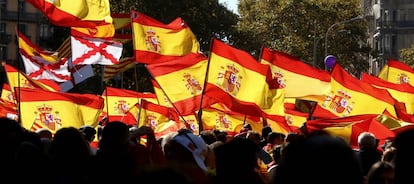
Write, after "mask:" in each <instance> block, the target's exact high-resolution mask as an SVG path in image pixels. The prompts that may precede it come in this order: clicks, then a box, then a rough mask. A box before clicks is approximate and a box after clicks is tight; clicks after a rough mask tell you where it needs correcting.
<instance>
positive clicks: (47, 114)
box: [32, 104, 62, 131]
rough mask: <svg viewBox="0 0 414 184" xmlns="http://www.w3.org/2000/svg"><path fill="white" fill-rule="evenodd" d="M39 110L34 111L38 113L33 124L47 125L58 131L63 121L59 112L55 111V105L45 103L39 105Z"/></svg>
mask: <svg viewBox="0 0 414 184" xmlns="http://www.w3.org/2000/svg"><path fill="white" fill-rule="evenodd" d="M36 108H37V111H36V112H34V113H35V114H36V119H35V120H34V122H33V125H32V127H33V126H40V127H44V126H46V127H47V128H48V129H50V130H52V131H56V130H58V129H59V128H61V126H62V123H61V119H60V117H59V112H58V111H55V112H53V106H51V105H47V104H43V105H40V106H37V107H36Z"/></svg>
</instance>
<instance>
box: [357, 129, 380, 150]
mask: <svg viewBox="0 0 414 184" xmlns="http://www.w3.org/2000/svg"><path fill="white" fill-rule="evenodd" d="M377 145H378V141H377V139H376V137H375V135H374V134H373V133H371V132H362V133H360V134H359V136H358V146H359V148H360V149H365V148H377Z"/></svg>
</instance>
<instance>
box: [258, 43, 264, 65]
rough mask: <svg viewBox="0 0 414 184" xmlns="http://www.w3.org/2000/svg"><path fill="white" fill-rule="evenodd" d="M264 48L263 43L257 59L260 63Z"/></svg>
mask: <svg viewBox="0 0 414 184" xmlns="http://www.w3.org/2000/svg"><path fill="white" fill-rule="evenodd" d="M263 49H264V45H262V47H261V48H260V54H259V58H258V59H257V61H258V62H259V63H260V60H261V59H262V54H263Z"/></svg>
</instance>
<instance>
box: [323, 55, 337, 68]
mask: <svg viewBox="0 0 414 184" xmlns="http://www.w3.org/2000/svg"><path fill="white" fill-rule="evenodd" d="M324 62H325V66H326V67H327V68H329V69H331V68H333V66H334V65H335V63H336V57H335V56H333V55H327V56H326V57H325V60H324Z"/></svg>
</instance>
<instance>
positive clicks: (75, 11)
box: [26, 0, 113, 28]
mask: <svg viewBox="0 0 414 184" xmlns="http://www.w3.org/2000/svg"><path fill="white" fill-rule="evenodd" d="M26 1H27V2H28V3H30V4H32V5H33V6H34V7H35V8H37V9H38V10H40V12H42V13H43V14H44V15H45V16H46V17H47V18H48V20H49V21H50V22H51V23H52V24H54V25H56V26H61V27H90V28H93V27H95V26H96V25H100V24H105V23H112V21H113V20H112V17H111V15H110V4H109V0H81V1H76V2H73V1H68V0H26Z"/></svg>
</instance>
